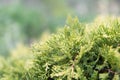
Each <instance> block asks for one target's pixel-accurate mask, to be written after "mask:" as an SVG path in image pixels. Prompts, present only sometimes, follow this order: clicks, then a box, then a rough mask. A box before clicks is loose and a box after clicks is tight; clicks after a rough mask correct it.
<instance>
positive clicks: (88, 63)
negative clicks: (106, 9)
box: [24, 17, 120, 80]
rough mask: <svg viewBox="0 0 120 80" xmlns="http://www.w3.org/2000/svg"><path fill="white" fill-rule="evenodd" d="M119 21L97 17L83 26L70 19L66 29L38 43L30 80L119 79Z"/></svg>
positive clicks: (34, 47) (27, 75) (34, 49)
mask: <svg viewBox="0 0 120 80" xmlns="http://www.w3.org/2000/svg"><path fill="white" fill-rule="evenodd" d="M119 44H120V19H119V18H115V17H105V18H103V19H102V18H97V19H96V20H95V21H94V22H93V23H90V24H82V23H80V22H79V20H78V19H77V18H74V19H72V18H71V17H69V18H68V20H67V24H66V25H65V27H64V28H63V29H61V30H60V31H58V33H57V34H53V35H52V36H51V37H50V39H49V40H48V41H46V42H45V43H44V44H38V43H37V44H35V45H34V46H33V53H35V54H36V57H35V59H34V65H33V67H32V68H31V69H29V71H28V72H26V75H25V77H24V78H25V79H27V80H99V79H102V80H116V79H117V80H118V79H119V76H120V64H119V63H120V47H119Z"/></svg>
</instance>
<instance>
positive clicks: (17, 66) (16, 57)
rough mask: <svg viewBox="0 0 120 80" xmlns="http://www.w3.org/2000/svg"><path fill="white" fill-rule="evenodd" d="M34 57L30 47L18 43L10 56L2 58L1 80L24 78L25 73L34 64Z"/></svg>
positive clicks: (19, 79) (0, 59)
mask: <svg viewBox="0 0 120 80" xmlns="http://www.w3.org/2000/svg"><path fill="white" fill-rule="evenodd" d="M32 58H33V55H32V53H31V51H30V49H29V48H27V47H25V46H24V45H23V44H18V46H17V48H16V49H14V50H12V51H11V54H10V56H9V57H7V58H2V57H1V58H0V62H1V63H0V80H23V79H22V77H23V75H24V74H25V72H26V71H27V70H28V69H29V68H30V67H31V66H32Z"/></svg>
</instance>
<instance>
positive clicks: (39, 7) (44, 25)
mask: <svg viewBox="0 0 120 80" xmlns="http://www.w3.org/2000/svg"><path fill="white" fill-rule="evenodd" d="M68 15H73V16H77V17H78V18H79V20H80V21H81V22H91V21H92V20H93V19H94V18H95V17H96V16H99V15H115V16H119V15H120V0H0V55H1V56H9V55H10V53H11V51H12V50H15V49H16V47H17V45H18V44H23V45H24V46H28V47H29V46H30V45H31V44H32V43H33V42H35V41H38V40H41V41H42V40H43V41H44V38H45V37H47V36H49V35H50V34H51V33H55V32H56V29H57V28H59V27H62V26H64V24H65V21H66V18H67V16H68ZM21 52H22V50H21Z"/></svg>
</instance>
